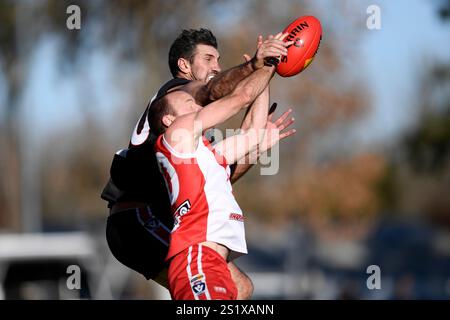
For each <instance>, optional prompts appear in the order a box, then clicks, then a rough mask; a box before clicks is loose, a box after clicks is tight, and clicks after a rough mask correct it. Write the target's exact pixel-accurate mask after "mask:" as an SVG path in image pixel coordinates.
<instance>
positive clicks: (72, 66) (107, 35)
mask: <svg viewBox="0 0 450 320" xmlns="http://www.w3.org/2000/svg"><path fill="white" fill-rule="evenodd" d="M70 4H72V2H70V1H51V0H49V1H36V2H34V1H33V2H27V1H25V2H20V3H16V2H14V1H1V2H0V15H1V28H0V61H1V66H2V68H1V71H2V73H3V77H4V79H5V81H4V83H3V85H5V90H4V91H5V92H6V94H5V96H6V99H5V103H4V105H3V106H2V121H1V123H0V124H1V127H0V130H1V132H2V135H1V137H2V138H1V148H2V150H4V152H2V156H1V158H0V159H1V167H0V169H1V176H2V184H1V189H0V199H1V202H2V204H3V205H2V206H1V209H0V210H1V211H2V212H1V215H0V217H1V220H0V223H1V226H2V228H4V229H11V230H21V229H22V228H23V224H21V219H23V214H22V213H21V212H23V210H22V209H23V206H24V202H27V201H32V200H31V199H32V198H33V197H30V199H24V198H27V197H29V195H28V194H27V193H26V192H24V191H23V184H29V183H31V184H33V183H34V182H33V181H37V185H36V186H35V188H34V189H30V192H33V191H34V190H37V189H39V190H40V191H39V192H38V195H39V199H36V200H35V204H33V206H35V205H38V206H39V208H38V209H37V210H38V211H40V212H41V213H42V215H43V218H44V221H48V222H49V223H52V221H54V222H55V224H58V223H63V224H67V225H72V223H73V222H75V221H78V222H80V221H88V220H91V219H93V220H96V219H100V220H101V219H102V218H104V216H105V214H106V208H105V204H104V203H103V202H102V201H101V200H100V199H99V197H98V196H99V193H100V191H101V188H102V186H103V184H104V183H105V181H106V179H107V176H108V168H109V163H110V160H111V155H112V154H113V152H114V151H115V150H116V149H119V148H121V147H123V146H126V144H127V141H128V136H129V133H130V132H131V129H132V128H133V126H134V123H135V121H136V119H137V117H138V116H139V114H140V112H142V110H143V108H144V107H145V105H146V102H147V100H148V98H149V97H150V96H151V95H152V94H153V92H154V91H155V90H156V89H157V88H158V85H159V84H161V83H162V82H164V81H165V80H166V79H168V78H169V76H170V75H169V72H168V67H167V52H168V47H169V46H170V43H171V42H172V41H173V39H174V38H175V37H176V35H177V34H178V33H179V32H180V31H181V30H182V28H198V27H201V26H207V27H209V28H211V29H212V30H213V32H214V33H215V34H216V36H217V38H218V41H219V50H220V52H221V57H222V58H221V61H222V66H223V68H224V69H225V68H228V67H231V66H233V65H236V64H238V63H240V62H241V61H242V54H244V53H250V54H251V53H253V52H254V50H255V48H254V47H255V40H256V36H257V34H259V33H262V34H266V35H267V34H269V33H275V32H277V31H279V29H280V26H284V25H286V24H287V23H289V21H290V20H292V18H293V15H292V13H293V12H308V13H310V14H315V15H317V16H319V17H321V20H322V23H323V29H324V39H323V41H322V44H321V48H320V51H319V55H318V56H317V59H316V61H315V63H314V64H313V66H312V67H311V68H309V69H308V70H307V71H306V72H305V73H303V74H302V75H300V76H298V77H296V78H292V79H282V78H276V79H274V81H273V85H272V100H273V101H277V102H278V103H279V105H280V106H281V107H280V109H282V108H286V106H292V107H294V109H295V114H294V116H295V117H296V118H297V124H296V126H297V128H298V134H297V135H296V137H294V138H292V139H290V140H287V141H285V142H283V143H282V144H281V148H280V149H281V155H280V161H281V164H280V172H279V173H278V174H277V175H275V176H264V177H261V176H260V175H259V170H257V169H253V170H252V171H251V172H250V173H249V174H248V176H247V177H245V178H244V179H242V181H240V182H239V183H238V184H237V185H236V187H235V189H236V191H237V192H236V195H237V197H238V200H239V202H240V203H241V204H242V206H243V208H244V210H245V211H248V212H249V214H250V215H251V216H252V218H254V219H262V220H263V221H266V222H267V223H273V222H276V223H285V222H287V221H290V220H291V219H301V221H302V222H303V223H307V224H310V225H312V226H317V227H318V228H319V229H321V228H324V227H325V226H329V227H333V228H335V229H336V228H338V227H339V226H340V225H345V228H348V225H349V224H350V225H351V224H355V227H357V226H361V224H365V223H370V221H371V219H373V217H375V216H377V215H380V214H383V213H385V212H391V213H392V212H408V213H410V212H413V211H420V212H421V213H422V214H425V215H428V214H433V215H438V216H439V215H444V216H446V215H448V213H449V208H450V205H449V203H448V201H447V200H446V198H448V197H445V196H444V195H445V194H446V193H447V192H448V191H449V180H448V179H449V161H448V160H449V158H448V157H449V156H448V148H449V141H450V136H449V135H450V131H449V128H450V126H449V121H450V120H449V113H450V104H449V101H450V99H449V96H448V92H449V90H448V89H449V79H450V78H449V72H450V71H449V66H448V65H447V64H433V63H430V65H429V68H428V69H426V70H425V71H424V72H423V73H422V75H421V77H420V78H419V79H418V84H417V90H416V95H417V97H415V101H416V103H417V106H411V107H412V108H417V109H418V110H420V115H419V116H418V117H417V121H416V124H415V126H413V127H411V128H409V130H408V132H405V133H404V134H403V136H401V137H398V139H397V140H396V141H395V143H392V142H389V143H386V144H385V145H382V146H381V147H380V146H379V145H377V146H369V147H364V148H361V147H358V143H357V142H358V141H357V137H355V136H354V134H351V130H350V129H349V128H351V127H352V124H353V123H355V122H358V121H361V119H362V118H363V116H364V115H365V114H367V112H368V110H370V109H371V108H372V107H373V101H372V100H371V94H370V88H369V87H368V84H367V82H366V81H365V79H364V72H363V71H361V72H358V73H355V72H353V70H352V69H353V68H355V67H356V66H357V65H358V59H360V57H358V56H357V55H356V54H355V52H354V51H353V50H352V48H350V47H349V46H346V45H345V44H347V43H358V42H359V41H360V40H359V39H361V37H362V36H363V35H362V33H363V32H364V29H363V28H356V27H355V26H357V25H358V24H361V23H364V20H363V19H364V18H365V16H364V15H360V14H357V12H354V11H352V10H355V9H354V8H353V7H352V6H351V5H349V4H348V3H335V2H333V4H331V5H329V4H328V6H327V9H328V10H330V11H333V15H324V14H323V12H322V11H321V9H322V8H321V6H320V5H312V3H311V2H309V1H283V2H281V3H275V2H270V1H255V0H254V1H251V0H250V1H246V2H245V4H241V3H239V2H238V1H207V0H200V1H182V2H180V1H137V0H135V1H113V2H108V3H107V4H106V2H104V1H78V2H77V5H79V6H80V8H81V12H82V28H81V30H80V31H69V30H68V29H67V28H65V22H66V19H67V17H68V14H67V13H66V8H67V7H68V6H69V5H70ZM435 5H436V19H442V20H443V21H445V20H446V19H447V18H448V15H447V14H446V13H445V12H447V11H446V10H448V3H447V2H446V1H442V2H440V3H439V2H438V3H437V4H435ZM275 9H276V10H275ZM186 12H189V14H186ZM248 16H253V17H258V18H257V19H248ZM338 16H345V17H346V19H345V20H343V21H340V23H341V24H342V25H341V26H340V27H341V28H342V29H344V28H345V30H346V31H347V32H345V33H342V32H339V28H336V27H333V26H334V25H333V23H335V22H334V17H338ZM50 38H51V39H56V41H57V43H58V45H57V48H58V54H57V63H58V66H59V67H58V68H59V69H58V71H59V73H60V76H61V77H72V76H77V77H81V78H82V81H79V82H77V83H76V86H77V88H76V90H77V95H76V99H77V104H78V108H79V110H80V111H81V112H80V113H81V115H82V120H81V122H80V124H79V125H77V126H74V127H71V126H70V125H69V126H66V127H64V128H63V129H61V128H55V130H54V131H53V132H52V133H51V135H50V136H48V137H46V138H45V141H44V143H42V142H41V145H40V147H39V150H40V152H39V153H40V154H39V155H37V156H36V155H35V156H34V157H33V162H37V163H38V165H39V167H38V168H37V169H38V170H36V171H27V170H29V169H27V161H26V159H24V157H26V155H27V153H26V151H23V149H24V148H28V146H26V144H27V143H29V140H27V138H26V136H25V137H23V136H22V137H21V135H29V134H30V133H31V134H34V133H32V132H29V131H27V130H22V129H23V127H24V126H26V123H27V122H26V121H32V119H24V118H23V117H26V116H27V113H26V112H21V110H20V109H21V108H23V107H22V105H23V99H22V97H23V95H24V93H25V89H26V86H27V85H28V82H27V77H28V74H29V72H30V70H31V67H32V64H31V63H30V61H31V59H32V55H33V53H34V50H35V49H36V48H37V47H38V45H39V44H40V43H41V42H43V41H47V40H48V39H50ZM98 51H100V52H102V53H103V54H106V55H111V56H112V57H113V59H114V65H113V70H112V71H111V75H112V78H108V79H107V81H110V82H112V83H114V85H115V86H116V87H117V88H119V90H128V92H126V93H125V94H124V95H125V96H126V99H124V100H123V101H122V102H121V104H120V106H119V107H118V108H116V109H114V110H113V111H111V113H108V110H101V111H99V110H97V109H96V108H95V105H96V103H98V100H99V99H107V97H106V96H107V95H109V92H100V94H98V93H97V92H94V90H96V89H95V88H93V86H92V85H91V84H92V81H93V80H92V79H91V78H92V72H90V71H89V70H86V66H85V65H84V66H83V64H86V60H87V59H86V57H88V56H89V55H93V54H95V53H96V52H98ZM349 64H351V65H352V68H349ZM89 68H95V65H90V66H89ZM94 72H95V71H94ZM130 74H131V75H130ZM102 95H105V97H103V96H102ZM107 100H108V99H107ZM41 103H42V102H41ZM60 108H64V105H61V106H60ZM47 112H48V111H47ZM51 112H55V113H57V112H58V110H52V111H51ZM237 124H238V120H234V121H231V122H230V123H227V125H226V126H230V125H234V126H236V125H237ZM49 125H52V124H51V123H49ZM226 126H224V127H226ZM112 131H114V132H112ZM27 141H28V142H27ZM21 144H22V145H21ZM23 144H25V146H23ZM29 166H30V165H29ZM31 167H32V165H31ZM24 171H26V172H28V173H30V172H31V174H34V175H35V176H33V177H24V175H25V173H24ZM29 180H32V181H31V182H29ZM255 195H263V196H258V197H257V196H255ZM35 210H36V209H35Z"/></svg>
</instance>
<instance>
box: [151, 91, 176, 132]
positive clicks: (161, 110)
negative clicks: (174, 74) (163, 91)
mask: <svg viewBox="0 0 450 320" xmlns="http://www.w3.org/2000/svg"><path fill="white" fill-rule="evenodd" d="M170 113H172V108H171V107H170V104H169V100H168V99H167V96H163V97H162V98H160V99H158V100H157V101H154V102H153V103H152V104H151V105H150V110H149V112H148V121H149V123H150V131H151V133H152V134H153V135H154V136H155V137H158V136H159V135H161V134H163V133H164V132H165V131H166V127H165V126H164V124H163V123H162V118H163V117H164V116H165V115H166V114H170Z"/></svg>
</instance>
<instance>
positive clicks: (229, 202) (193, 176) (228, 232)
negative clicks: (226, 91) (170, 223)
mask: <svg viewBox="0 0 450 320" xmlns="http://www.w3.org/2000/svg"><path fill="white" fill-rule="evenodd" d="M155 152H156V158H157V160H158V165H159V169H160V170H161V173H162V175H163V176H164V180H165V182H166V186H167V189H168V191H169V196H170V200H171V206H172V207H171V208H172V214H173V216H174V220H175V223H174V227H173V229H172V235H171V241H170V246H169V252H168V254H167V257H166V260H169V259H170V258H171V257H173V256H175V255H176V254H177V253H179V252H181V251H183V250H184V249H186V248H188V247H189V246H191V245H194V244H197V243H201V242H204V241H212V242H216V243H219V244H221V245H224V246H225V247H227V248H228V249H229V250H230V254H229V257H228V259H229V260H233V259H235V258H236V257H238V256H240V255H242V254H246V253H247V244H246V241H245V229H244V218H243V215H242V211H241V209H240V207H239V205H238V203H237V202H236V199H235V198H234V195H233V191H232V187H231V183H230V167H229V165H228V164H227V163H226V160H225V158H224V157H222V156H221V155H219V154H218V153H216V152H215V150H214V149H213V147H212V146H211V144H210V143H209V141H208V140H207V139H206V138H205V137H201V138H200V139H199V141H198V147H197V149H196V150H195V152H193V153H191V154H188V153H179V152H177V151H175V150H174V149H173V148H172V147H171V146H170V145H169V144H168V143H167V141H166V139H165V138H164V135H160V136H159V137H158V139H157V141H156V144H155Z"/></svg>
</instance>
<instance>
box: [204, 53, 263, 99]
mask: <svg viewBox="0 0 450 320" xmlns="http://www.w3.org/2000/svg"><path fill="white" fill-rule="evenodd" d="M253 71H255V69H254V67H253V66H252V62H251V61H248V62H246V63H243V64H241V65H238V66H236V67H234V68H231V69H228V70H226V71H224V72H221V73H219V74H218V75H217V76H215V77H214V78H212V79H211V80H210V81H209V82H208V84H206V85H205V86H203V87H202V88H200V90H199V91H198V92H197V94H196V100H197V101H200V102H202V104H203V105H206V104H208V103H210V102H211V101H215V100H218V99H220V98H222V97H224V96H226V95H227V94H229V93H230V92H231V91H233V89H234V88H235V87H236V85H237V84H238V83H239V82H240V81H241V80H242V79H244V78H245V77H247V76H249V75H250V74H251V73H252V72H253Z"/></svg>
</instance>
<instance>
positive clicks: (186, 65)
mask: <svg viewBox="0 0 450 320" xmlns="http://www.w3.org/2000/svg"><path fill="white" fill-rule="evenodd" d="M177 63H178V69H180V71H181V73H184V74H188V73H190V72H191V63H190V62H189V60H188V59H185V58H179V59H178V61H177Z"/></svg>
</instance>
